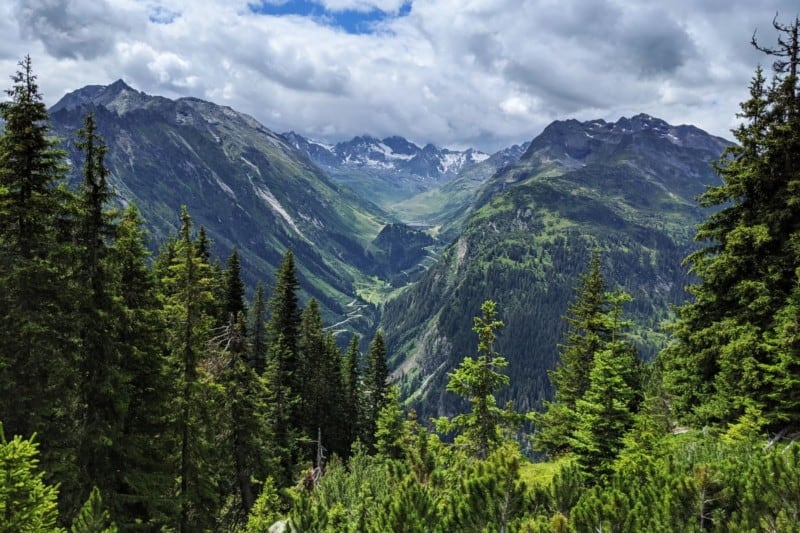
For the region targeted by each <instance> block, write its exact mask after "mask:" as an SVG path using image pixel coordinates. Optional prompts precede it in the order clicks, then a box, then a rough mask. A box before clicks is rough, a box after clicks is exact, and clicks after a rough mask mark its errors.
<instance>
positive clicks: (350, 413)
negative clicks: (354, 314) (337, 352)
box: [341, 334, 362, 455]
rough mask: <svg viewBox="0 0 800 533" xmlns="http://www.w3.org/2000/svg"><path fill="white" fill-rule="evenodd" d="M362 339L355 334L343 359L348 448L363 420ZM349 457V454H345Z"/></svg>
mask: <svg viewBox="0 0 800 533" xmlns="http://www.w3.org/2000/svg"><path fill="white" fill-rule="evenodd" d="M360 344H361V338H360V337H359V336H358V335H356V334H353V336H352V337H351V338H350V343H349V344H348V346H347V350H345V352H344V356H343V357H342V369H341V373H342V386H343V388H344V401H343V404H342V417H343V419H344V420H345V422H346V425H345V429H346V431H347V448H348V450H349V448H350V446H351V445H352V444H353V443H354V442H355V441H356V439H357V438H358V435H359V430H360V429H359V424H360V420H361V419H362V414H361V405H362V400H361V389H362V384H361V373H360V372H359V362H360V356H361V352H360V350H359V346H360ZM345 455H347V454H345Z"/></svg>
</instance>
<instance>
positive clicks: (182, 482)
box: [162, 207, 219, 533]
mask: <svg viewBox="0 0 800 533" xmlns="http://www.w3.org/2000/svg"><path fill="white" fill-rule="evenodd" d="M181 221H182V225H181V229H180V233H179V239H178V241H177V242H176V247H175V254H174V258H173V262H172V264H171V265H170V266H169V275H168V277H167V278H166V279H164V280H163V281H162V283H163V284H164V286H165V289H166V293H167V294H166V301H165V304H164V317H165V320H166V323H167V327H168V336H167V347H168V350H169V354H170V358H171V362H172V365H173V370H174V371H175V373H176V382H177V397H176V398H175V402H174V404H175V408H176V409H175V412H174V416H175V424H176V430H177V437H178V457H177V461H178V465H177V474H178V475H177V479H178V495H179V503H180V517H179V520H178V531H179V532H182V533H183V532H187V531H196V530H203V529H207V528H211V527H213V524H214V520H215V517H216V512H217V510H218V507H219V501H218V498H219V492H218V487H217V483H218V478H217V477H216V472H215V471H214V466H215V465H214V461H213V460H212V459H211V458H212V456H213V448H212V442H210V440H209V433H210V428H209V424H208V407H209V406H208V404H207V402H208V400H207V396H208V391H207V388H208V376H207V375H205V370H204V369H203V368H202V367H201V362H202V361H203V360H204V359H205V358H206V357H207V355H208V353H207V349H208V341H209V339H210V337H211V328H212V325H213V317H211V316H210V315H209V314H208V312H207V310H208V304H209V302H210V301H211V300H212V298H213V297H212V293H211V290H210V287H211V283H212V281H211V278H210V274H209V271H210V265H209V264H208V263H207V262H205V261H204V260H203V258H202V256H200V255H198V254H197V249H196V246H195V243H194V241H193V239H192V235H191V217H190V216H189V213H188V212H187V210H186V208H185V207H184V208H183V210H182V213H181Z"/></svg>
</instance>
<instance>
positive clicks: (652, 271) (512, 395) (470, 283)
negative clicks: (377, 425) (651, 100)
mask: <svg viewBox="0 0 800 533" xmlns="http://www.w3.org/2000/svg"><path fill="white" fill-rule="evenodd" d="M728 144H729V143H728V142H727V141H725V140H724V139H721V138H717V137H713V136H710V135H708V134H707V133H705V132H703V131H701V130H699V129H697V128H694V127H691V126H670V125H669V124H667V123H666V122H664V121H662V120H659V119H656V118H653V117H650V116H647V115H644V114H642V115H637V116H635V117H632V118H622V119H620V120H618V121H617V122H615V123H608V122H604V121H602V120H598V121H591V122H578V121H576V120H567V121H558V122H555V123H553V124H551V125H550V126H548V127H547V128H545V130H544V131H543V132H542V133H541V134H540V135H539V136H537V137H536V138H535V139H533V140H532V141H531V143H530V145H529V146H528V147H527V150H526V151H525V153H524V154H523V155H522V157H521V158H520V159H519V160H518V161H517V162H516V163H513V164H511V165H508V166H506V167H504V168H503V169H501V170H500V171H498V172H497V173H496V174H495V175H494V176H492V177H491V179H489V180H488V181H486V182H485V183H484V184H482V185H481V187H480V189H479V191H478V193H477V194H476V199H475V201H474V203H473V205H472V207H471V211H470V213H469V215H468V217H466V220H465V221H464V223H463V229H462V230H461V232H460V234H459V236H458V238H457V239H456V241H455V242H454V243H452V244H451V245H450V246H449V247H448V248H447V249H446V250H445V251H444V252H443V253H442V255H441V258H440V260H439V261H438V262H437V263H436V265H434V266H433V267H432V268H430V269H429V270H428V271H427V272H426V274H425V275H424V276H423V277H422V278H421V279H420V280H419V281H417V282H416V283H415V284H414V285H412V286H410V287H408V289H407V290H405V291H404V292H402V293H401V294H399V295H398V296H397V297H396V298H395V299H393V300H391V301H389V302H387V303H386V305H385V308H384V312H383V318H382V324H383V327H384V328H385V330H386V332H387V339H388V345H389V347H390V353H393V354H395V356H396V360H395V361H394V368H396V373H395V377H396V379H397V381H398V382H399V383H401V385H402V386H403V390H404V392H405V393H406V395H407V396H410V397H411V399H412V403H414V404H415V405H416V406H417V407H418V410H420V412H421V414H422V415H425V416H427V415H441V414H445V413H451V412H453V411H454V410H455V409H456V408H458V407H459V406H458V405H456V404H454V401H455V397H454V395H451V394H450V393H447V392H445V385H446V383H447V380H448V372H451V371H452V370H453V369H454V368H455V367H456V366H457V365H458V364H459V362H460V361H461V360H462V359H463V358H464V357H465V356H469V355H471V354H474V353H475V346H476V342H477V339H476V338H475V335H474V334H472V333H471V332H470V328H471V324H472V317H473V316H475V315H477V314H478V311H479V309H480V305H481V302H483V301H484V300H486V299H493V300H495V301H496V302H497V303H498V307H499V309H500V318H501V319H502V320H503V321H504V322H505V328H504V330H502V331H501V332H500V336H499V338H498V341H497V344H496V349H497V351H498V352H499V353H501V354H503V355H504V356H506V357H507V358H508V360H509V369H508V372H509V375H510V376H511V387H510V390H509V392H508V394H507V397H506V399H510V400H513V401H514V402H515V404H516V405H517V406H518V408H519V409H522V410H525V409H530V408H532V407H534V406H535V404H536V403H537V401H538V400H539V399H541V398H545V397H549V395H550V394H551V393H552V391H551V389H550V383H549V379H548V376H547V371H548V370H549V369H552V368H554V366H555V365H556V363H557V361H558V348H557V347H558V344H559V343H560V342H562V341H563V340H564V334H565V325H564V321H563V318H562V317H563V316H564V315H565V313H566V312H567V306H568V304H569V302H570V301H571V300H572V299H573V298H574V296H575V294H574V291H573V289H574V287H575V286H576V285H577V282H578V276H579V275H580V274H581V273H582V272H584V271H585V269H586V268H587V265H588V262H589V258H590V255H591V253H592V251H593V250H598V251H600V252H601V254H602V258H603V270H604V275H605V276H606V280H607V283H608V286H609V289H614V288H617V287H619V288H622V289H624V290H625V291H627V292H629V293H630V294H631V295H632V296H633V298H634V301H633V303H632V304H631V305H629V306H628V307H627V308H626V309H625V311H626V312H628V313H630V316H631V317H632V318H633V319H634V321H635V325H634V327H633V329H632V332H631V333H632V337H633V339H634V340H635V342H636V344H637V346H638V349H639V353H640V355H641V356H642V357H643V358H652V357H653V355H654V354H655V353H656V351H657V350H658V349H660V348H661V347H663V345H664V343H665V342H666V337H665V335H664V333H663V330H662V322H663V321H665V320H668V319H669V318H670V316H671V306H673V305H675V304H678V303H680V302H682V301H684V300H685V299H686V297H687V295H686V294H685V292H684V287H685V286H686V284H687V283H688V282H689V281H690V279H691V278H690V277H689V274H688V272H687V271H686V269H685V268H683V267H682V266H681V262H682V260H683V259H684V257H686V255H687V254H688V253H689V252H690V250H691V249H692V246H693V236H694V228H695V225H696V224H697V223H698V222H699V221H700V220H702V219H703V218H704V216H705V215H706V214H707V213H704V211H703V210H702V209H700V208H699V207H698V206H697V204H696V202H695V197H696V196H697V195H698V194H700V193H701V192H702V191H703V190H704V189H705V186H706V185H709V184H714V183H718V182H719V178H718V177H717V176H716V174H715V173H714V171H713V169H712V166H711V164H710V163H711V161H713V160H715V159H718V158H719V157H720V154H721V153H722V151H723V150H724V148H725V147H726V146H727V145H728Z"/></svg>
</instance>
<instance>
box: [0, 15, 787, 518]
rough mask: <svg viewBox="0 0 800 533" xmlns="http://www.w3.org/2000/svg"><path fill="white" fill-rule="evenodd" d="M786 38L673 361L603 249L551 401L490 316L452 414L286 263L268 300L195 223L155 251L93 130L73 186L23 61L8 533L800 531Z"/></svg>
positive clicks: (4, 145)
mask: <svg viewBox="0 0 800 533" xmlns="http://www.w3.org/2000/svg"><path fill="white" fill-rule="evenodd" d="M780 20H781V19H780V18H776V19H775V22H774V25H775V29H776V31H777V34H778V36H779V38H778V40H777V42H776V43H774V44H771V43H767V42H763V41H762V40H760V39H759V40H756V39H755V38H754V39H753V45H754V46H755V47H756V48H757V49H758V50H760V51H761V52H763V57H764V58H766V62H767V63H768V67H766V68H763V69H762V68H758V69H756V70H755V73H754V74H753V76H752V81H751V84H750V86H749V97H748V98H747V100H746V101H744V102H742V103H741V113H740V116H739V120H740V126H739V127H738V128H737V129H735V130H734V131H733V135H734V137H735V141H736V142H735V144H731V145H730V146H729V147H728V148H727V149H726V151H725V152H724V153H723V155H722V157H721V158H720V159H719V160H717V161H716V162H715V163H714V168H715V170H716V172H717V173H718V175H719V177H720V178H721V181H720V183H719V184H716V185H710V186H708V187H707V188H706V190H705V192H704V193H703V194H701V195H700V196H699V197H698V200H697V201H698V203H699V205H700V206H701V207H703V208H707V211H706V212H707V213H708V216H707V217H706V219H705V220H704V221H703V222H702V223H701V224H700V225H699V226H698V227H697V228H696V236H695V244H696V246H695V247H694V248H693V251H692V252H691V253H690V255H688V257H686V258H685V260H684V266H685V268H687V269H688V271H689V273H690V274H691V276H692V277H690V278H687V279H690V280H691V285H690V286H689V287H688V296H687V298H686V300H685V302H684V303H683V304H682V305H680V306H679V307H677V308H676V309H675V310H674V314H673V315H672V316H671V317H670V320H669V324H668V325H667V326H666V334H665V335H666V339H667V340H666V342H665V343H664V347H663V348H662V349H660V351H659V352H658V353H657V354H654V356H653V357H650V356H648V357H644V356H643V354H641V353H639V351H638V350H639V347H638V345H637V343H636V342H634V340H633V339H632V336H631V331H632V327H633V322H632V319H631V316H630V314H629V309H630V308H631V305H635V302H633V301H632V300H633V299H632V297H631V296H630V295H629V294H628V292H626V291H625V290H624V288H623V286H622V285H617V284H616V283H615V284H612V283H610V282H609V279H608V277H607V275H606V273H605V272H604V260H603V257H604V253H605V252H604V251H601V250H598V249H595V250H585V251H584V252H585V256H586V257H590V259H589V261H588V262H587V263H586V264H585V265H580V266H579V268H580V270H581V272H582V274H581V275H580V277H579V278H578V282H577V283H576V285H575V287H574V289H575V290H574V294H573V295H572V298H571V303H570V305H569V307H568V308H567V309H566V310H561V309H556V310H549V311H547V312H549V313H551V314H553V313H556V314H563V315H564V316H563V325H564V330H565V331H566V334H565V335H564V336H563V338H562V339H561V340H560V343H559V344H558V347H557V349H558V354H559V361H558V363H557V365H556V366H555V368H553V369H552V370H551V371H550V372H549V382H550V386H551V389H552V391H553V394H552V395H550V397H549V399H547V400H546V401H543V402H541V403H536V405H535V406H534V408H532V409H525V410H521V409H519V408H518V406H517V405H516V404H515V403H514V402H513V401H508V402H503V401H501V400H500V399H501V398H504V391H506V390H507V389H508V388H509V387H510V386H516V387H518V388H521V389H525V387H526V386H525V384H524V383H516V384H515V383H514V381H515V379H518V378H515V375H514V374H513V373H511V372H508V361H507V359H506V358H505V357H504V355H503V354H502V353H500V352H499V350H498V348H497V341H498V339H503V338H511V339H513V338H514V336H515V335H517V334H518V332H517V331H514V329H512V328H509V327H506V326H505V325H504V322H503V320H502V319H501V316H502V313H501V311H502V310H503V308H504V306H505V305H507V304H506V303H505V302H503V301H502V300H498V301H494V300H485V301H483V303H482V305H480V306H476V307H475V308H474V309H473V308H470V309H468V315H469V316H471V317H474V318H473V319H472V321H471V322H470V324H469V325H468V326H467V327H469V326H471V327H472V332H473V335H472V337H471V338H470V339H469V340H468V344H469V345H471V346H472V347H473V348H472V351H471V353H466V354H459V357H463V360H462V361H461V363H460V365H458V367H457V368H456V369H455V370H453V371H452V372H449V373H448V375H447V384H446V393H447V394H448V395H449V397H450V398H454V399H455V400H450V402H451V404H452V405H456V406H459V411H458V412H453V414H452V415H451V416H436V417H427V416H425V417H423V416H419V417H418V416H417V410H416V409H414V408H413V407H414V404H413V402H409V401H408V398H407V397H406V396H407V395H406V393H407V392H408V391H406V390H403V389H402V388H401V387H400V386H399V384H398V383H396V381H397V380H396V379H394V378H393V373H392V372H393V370H394V369H393V366H392V364H393V358H392V356H393V354H391V353H388V352H389V344H388V343H387V340H386V337H385V335H384V332H383V331H382V330H381V329H380V328H379V327H378V328H375V329H373V330H372V331H373V332H372V333H371V335H370V336H369V337H368V338H362V337H361V336H359V335H358V334H356V333H348V334H347V336H346V338H343V337H342V335H338V336H337V335H335V334H334V332H333V330H332V329H331V328H330V327H328V326H329V324H326V320H325V318H324V316H325V312H324V309H323V308H322V304H321V303H320V302H319V301H318V300H317V299H314V298H313V297H308V298H307V297H305V296H302V295H305V294H307V293H303V289H304V287H303V285H302V282H303V277H302V276H300V275H299V274H298V272H299V269H300V267H301V266H302V265H301V264H298V260H297V258H296V256H295V255H293V251H292V250H290V249H287V250H286V251H285V255H283V257H282V260H281V261H280V267H279V268H278V269H277V270H276V271H275V273H274V277H273V278H272V279H263V280H261V281H260V283H257V284H254V285H255V286H249V285H248V284H246V283H245V281H244V279H245V277H244V276H243V273H242V270H243V268H242V263H243V259H242V257H240V254H239V251H238V250H237V248H236V247H233V251H232V253H231V254H230V255H229V256H227V257H216V256H214V254H213V252H212V249H213V247H212V242H211V240H212V239H211V238H210V237H209V236H208V234H207V232H206V229H205V228H204V227H203V226H201V225H197V224H195V223H194V222H193V219H192V213H191V212H190V210H189V209H187V208H184V209H183V210H182V212H179V213H173V218H174V220H175V221H176V224H175V225H176V227H178V228H179V230H178V231H177V232H176V233H174V234H173V235H170V236H168V237H167V238H165V239H163V240H162V242H158V243H157V252H152V250H154V249H155V248H152V247H151V246H150V245H151V244H152V241H151V240H150V236H149V235H148V233H147V231H146V230H145V228H144V221H143V217H142V215H141V213H140V211H139V209H138V208H137V206H136V205H134V204H132V203H127V204H126V203H125V202H122V203H121V202H119V201H117V196H116V195H117V192H116V191H115V190H113V187H112V186H111V185H110V183H109V178H110V170H109V168H108V167H107V166H106V163H105V156H106V153H107V147H106V145H105V142H104V138H103V136H102V135H101V134H100V132H99V130H98V125H97V120H96V117H95V116H94V115H93V114H92V113H89V114H87V115H86V116H85V119H84V122H83V127H82V128H80V129H79V130H77V131H75V132H74V137H73V138H71V139H68V141H69V142H70V143H73V145H74V146H75V147H76V148H77V149H78V150H79V151H80V154H81V157H82V163H81V168H80V169H79V172H80V176H81V177H82V179H81V180H80V182H79V183H73V182H68V180H67V173H68V171H69V168H68V166H67V164H66V163H65V161H66V160H67V159H66V158H65V151H64V148H63V145H62V143H63V141H64V140H63V139H57V138H55V137H54V136H53V135H52V134H51V129H50V125H49V117H48V110H47V108H46V106H45V104H44V103H43V97H42V94H41V93H40V90H39V87H38V84H37V79H38V78H37V76H39V75H41V76H46V75H47V74H46V73H37V72H36V71H35V61H34V60H32V59H31V58H30V57H25V58H23V59H22V60H21V61H20V62H19V69H18V71H17V72H16V73H13V74H12V76H11V84H10V85H11V87H10V89H8V90H7V91H6V92H7V98H6V100H5V101H4V102H3V103H2V104H0V118H2V124H3V126H2V132H1V133H0V532H40V531H60V532H68V531H69V532H71V533H89V532H92V533H100V532H105V533H111V532H136V531H141V532H151V531H152V532H168V531H175V532H180V533H187V532H205V531H212V532H235V531H242V532H247V533H257V532H264V533H266V532H268V531H269V532H276V531H285V532H362V531H366V532H442V533H445V532H531V533H533V532H542V533H544V532H553V533H555V532H600V531H602V532H675V531H680V532H694V531H697V532H700V531H715V532H728V531H731V532H750V531H753V532H755V531H775V532H790V531H800V443H798V442H797V441H798V439H800V82H799V81H798V65H799V64H800V45H798V29H800V21H799V20H798V19H796V18H795V19H794V20H793V21H791V22H790V23H788V24H785V23H782V22H781V21H780ZM424 244H425V245H427V244H428V242H427V241H425V242H424ZM396 252H397V253H398V254H399V253H400V251H399V250H397V251H396ZM463 303H464V305H466V304H467V302H463ZM456 304H458V302H456ZM473 304H474V303H473V302H472V301H470V302H469V305H470V307H472V306H473ZM540 312H541V311H540ZM404 313H406V316H407V317H413V316H415V315H414V309H413V308H409V309H405V310H404ZM527 327H529V328H536V327H537V325H536V324H535V323H530V324H528V325H527ZM465 342H467V341H465ZM519 379H525V378H524V377H521V378H519ZM420 412H421V411H420ZM426 412H427V411H426Z"/></svg>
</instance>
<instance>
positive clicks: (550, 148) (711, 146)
mask: <svg viewBox="0 0 800 533" xmlns="http://www.w3.org/2000/svg"><path fill="white" fill-rule="evenodd" d="M631 138H633V139H635V141H634V142H635V143H636V144H637V145H641V146H645V145H646V146H649V147H650V148H648V149H652V150H661V151H663V150H666V149H667V147H668V146H669V145H674V146H680V147H684V146H692V147H694V148H696V149H700V150H705V151H706V152H708V153H709V154H713V157H716V154H718V153H719V152H721V151H722V148H724V146H725V144H726V141H725V140H724V139H720V138H717V137H713V136H711V135H709V134H707V133H706V132H704V131H702V130H699V129H697V128H692V129H689V128H688V127H686V126H672V125H670V124H668V123H667V122H666V121H664V120H662V119H660V118H657V117H653V116H651V115H648V114H646V113H639V114H636V115H633V116H631V117H620V118H619V119H618V120H617V121H616V122H606V121H605V120H602V119H598V120H590V121H585V122H579V121H577V120H575V119H570V120H559V121H555V122H553V123H551V124H550V125H549V126H547V127H546V128H545V129H544V131H542V133H541V135H539V136H538V137H536V138H535V139H534V140H533V141H532V142H531V145H530V147H529V148H528V151H527V152H526V153H525V155H524V156H523V157H522V159H524V160H538V161H539V162H548V163H554V162H555V163H558V164H560V165H562V166H564V167H565V168H574V167H579V166H583V165H586V164H588V163H590V162H591V161H593V160H594V159H596V158H604V157H608V156H609V154H611V153H615V152H616V151H618V150H624V149H627V148H626V147H627V146H629V144H630V142H631ZM662 143H669V144H668V145H665V144H662ZM659 147H660V148H659Z"/></svg>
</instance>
